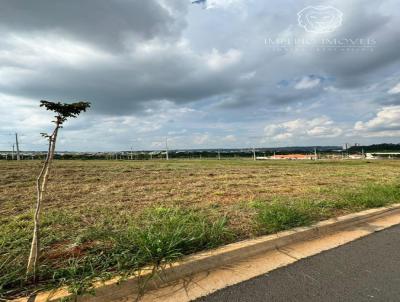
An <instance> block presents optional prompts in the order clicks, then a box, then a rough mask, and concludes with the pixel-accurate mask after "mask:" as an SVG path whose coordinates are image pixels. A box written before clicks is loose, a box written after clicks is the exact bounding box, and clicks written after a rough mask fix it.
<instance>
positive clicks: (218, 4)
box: [206, 0, 246, 9]
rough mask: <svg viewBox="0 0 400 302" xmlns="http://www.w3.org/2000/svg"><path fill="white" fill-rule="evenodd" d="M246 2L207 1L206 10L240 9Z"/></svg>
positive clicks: (239, 0)
mask: <svg viewBox="0 0 400 302" xmlns="http://www.w3.org/2000/svg"><path fill="white" fill-rule="evenodd" d="M245 1H246V0H207V2H206V8H207V9H213V8H221V9H228V8H232V7H238V6H239V7H242V6H243V3H244V2H245Z"/></svg>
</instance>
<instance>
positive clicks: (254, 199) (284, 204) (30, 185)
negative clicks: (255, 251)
mask: <svg viewBox="0 0 400 302" xmlns="http://www.w3.org/2000/svg"><path fill="white" fill-rule="evenodd" d="M39 169H40V162H38V161H24V162H5V161H3V162H0V299H1V297H3V298H5V297H16V296H18V295H20V294H23V293H27V292H32V291H33V290H38V289H44V288H53V287H56V286H60V285H67V286H69V288H70V290H71V291H73V292H81V291H82V290H85V289H87V288H89V287H90V285H91V282H92V281H93V280H94V278H96V279H98V278H101V279H107V278H109V277H111V276H113V275H116V274H120V273H126V274H130V273H132V272H133V271H135V270H137V269H138V268H140V267H142V266H144V265H156V266H158V265H161V264H163V263H166V262H169V261H174V260H176V259H178V258H179V257H181V256H182V255H185V254H190V253H193V252H197V251H200V250H204V249H208V248H213V247H216V246H219V245H222V244H225V243H229V242H233V241H237V240H241V239H244V238H249V237H254V236H258V235H262V234H268V233H272V232H277V231H280V230H284V229H288V228H292V227H296V226H301V225H307V224H310V223H312V222H314V221H318V220H322V219H325V218H328V217H333V216H338V215H341V214H345V213H349V212H354V211H358V210H362V209H365V208H371V207H379V206H383V205H386V204H389V203H395V202H400V178H399V176H400V161H371V162H367V161H319V162H311V161H304V162H303V161H301V162H300V161H273V162H272V161H264V162H254V161H251V160H222V161H217V160H203V161H201V160H193V161H168V162H167V161H144V162H139V161H57V162H56V163H55V165H54V169H53V171H52V175H51V179H50V185H49V188H48V192H47V198H46V201H45V205H44V209H43V215H42V221H43V223H42V242H41V243H42V249H43V256H42V258H41V266H40V276H39V277H40V278H39V280H40V281H39V283H38V284H35V285H32V284H30V283H29V282H26V281H25V266H26V261H27V257H28V252H29V244H30V238H31V231H32V227H33V226H32V215H33V207H34V203H35V178H36V175H37V174H38V172H39Z"/></svg>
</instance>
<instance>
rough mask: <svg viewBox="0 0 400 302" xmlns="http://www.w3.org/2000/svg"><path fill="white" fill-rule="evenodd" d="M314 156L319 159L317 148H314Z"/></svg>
mask: <svg viewBox="0 0 400 302" xmlns="http://www.w3.org/2000/svg"><path fill="white" fill-rule="evenodd" d="M314 158H315V160H318V154H317V148H316V147H315V148H314Z"/></svg>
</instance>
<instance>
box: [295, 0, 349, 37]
mask: <svg viewBox="0 0 400 302" xmlns="http://www.w3.org/2000/svg"><path fill="white" fill-rule="evenodd" d="M297 15H298V17H299V18H298V21H299V25H300V26H301V27H303V28H304V29H305V30H306V31H307V32H310V33H317V34H325V33H331V32H333V31H335V30H336V29H337V28H339V27H340V26H341V25H342V22H343V13H342V12H341V11H340V10H339V9H337V8H336V7H333V6H307V7H305V8H303V9H302V10H301V11H299V12H298V14H297Z"/></svg>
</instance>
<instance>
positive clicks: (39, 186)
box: [26, 122, 60, 280]
mask: <svg viewBox="0 0 400 302" xmlns="http://www.w3.org/2000/svg"><path fill="white" fill-rule="evenodd" d="M59 128H60V125H59V123H58V122H56V128H55V129H54V132H53V133H52V135H51V136H50V137H49V148H48V152H47V157H46V160H45V162H44V164H43V168H42V170H41V171H40V174H39V176H38V178H37V180H36V190H37V200H36V209H35V215H34V228H33V238H32V244H31V251H30V254H29V260H28V266H27V271H26V275H27V277H29V276H30V275H31V274H32V275H33V278H34V280H36V271H37V264H38V259H39V254H40V211H41V208H42V201H43V197H44V193H45V192H46V188H47V181H48V179H49V174H50V168H51V163H52V161H53V158H54V153H55V147H56V141H57V134H58V129H59Z"/></svg>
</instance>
